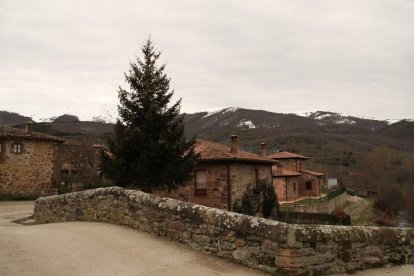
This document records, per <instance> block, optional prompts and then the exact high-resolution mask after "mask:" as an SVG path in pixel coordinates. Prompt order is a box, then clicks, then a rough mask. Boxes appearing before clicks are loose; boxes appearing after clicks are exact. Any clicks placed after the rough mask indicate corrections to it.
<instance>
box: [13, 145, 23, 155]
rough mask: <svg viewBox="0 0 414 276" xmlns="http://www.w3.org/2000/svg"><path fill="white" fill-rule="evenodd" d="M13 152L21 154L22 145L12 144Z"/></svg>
mask: <svg viewBox="0 0 414 276" xmlns="http://www.w3.org/2000/svg"><path fill="white" fill-rule="evenodd" d="M13 152H14V153H17V154H19V153H22V144H20V143H17V144H13Z"/></svg>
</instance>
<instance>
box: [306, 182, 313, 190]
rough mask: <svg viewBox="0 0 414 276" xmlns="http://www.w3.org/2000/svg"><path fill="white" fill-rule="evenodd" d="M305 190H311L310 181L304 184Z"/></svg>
mask: <svg viewBox="0 0 414 276" xmlns="http://www.w3.org/2000/svg"><path fill="white" fill-rule="evenodd" d="M306 190H312V182H311V181H308V182H306Z"/></svg>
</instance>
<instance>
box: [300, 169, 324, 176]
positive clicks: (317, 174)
mask: <svg viewBox="0 0 414 276" xmlns="http://www.w3.org/2000/svg"><path fill="white" fill-rule="evenodd" d="M300 172H302V173H306V174H310V175H314V176H324V175H325V174H323V173H320V172H314V171H309V170H300Z"/></svg>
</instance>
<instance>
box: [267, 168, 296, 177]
mask: <svg viewBox="0 0 414 276" xmlns="http://www.w3.org/2000/svg"><path fill="white" fill-rule="evenodd" d="M272 175H273V176H274V177H293V176H301V174H300V173H298V172H295V171H290V170H287V169H284V168H283V167H277V166H273V167H272Z"/></svg>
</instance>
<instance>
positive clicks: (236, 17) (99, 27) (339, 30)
mask: <svg viewBox="0 0 414 276" xmlns="http://www.w3.org/2000/svg"><path fill="white" fill-rule="evenodd" d="M149 34H150V35H151V38H152V39H153V40H154V43H155V46H156V47H157V48H158V50H160V51H162V61H163V62H166V63H167V67H166V72H167V74H168V76H169V77H170V78H171V86H172V88H174V89H175V97H176V99H178V98H180V97H181V98H182V108H181V111H182V112H189V113H191V112H196V111H203V110H213V109H216V108H220V107H228V106H235V107H244V108H251V109H264V110H269V111H274V112H301V111H312V110H327V111H335V112H344V113H350V114H352V115H358V116H365V117H374V118H378V119H398V118H414V0H387V1H385V0H384V1H382V0H347V1H344V0H324V1H322V0H312V1H309V0H286V1H277V0H269V1H259V0H252V1H246V0H244V1H240V0H234V1H226V0H219V1H211V0H208V1H207V0H206V1H196V0H192V1H190V0H189V1H176V0H174V1H167V0H166V1H154V0H150V1H138V0H132V1H122V0H121V1H120V0H118V1H103V0H99V1H87V0H82V1H73V0H70V1H69V0H68V1H58V0H53V1H52V0H50V1H40V0H36V1H19V0H1V1H0V110H7V111H13V112H18V113H21V114H23V115H29V116H32V115H34V116H35V119H38V118H43V117H51V116H56V115H61V114H63V113H71V114H76V115H78V116H79V117H80V118H81V119H83V120H88V119H91V118H92V117H93V116H97V115H104V116H106V115H107V113H108V111H110V110H112V111H115V110H116V105H117V104H118V98H117V89H118V86H120V85H121V86H123V87H126V86H125V83H124V75H123V73H124V72H125V71H128V69H129V62H130V61H131V60H133V59H134V57H136V56H137V55H138V56H140V55H141V53H140V47H141V45H142V44H143V42H144V40H145V39H146V38H147V37H148V35H149ZM114 115H115V114H114Z"/></svg>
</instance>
